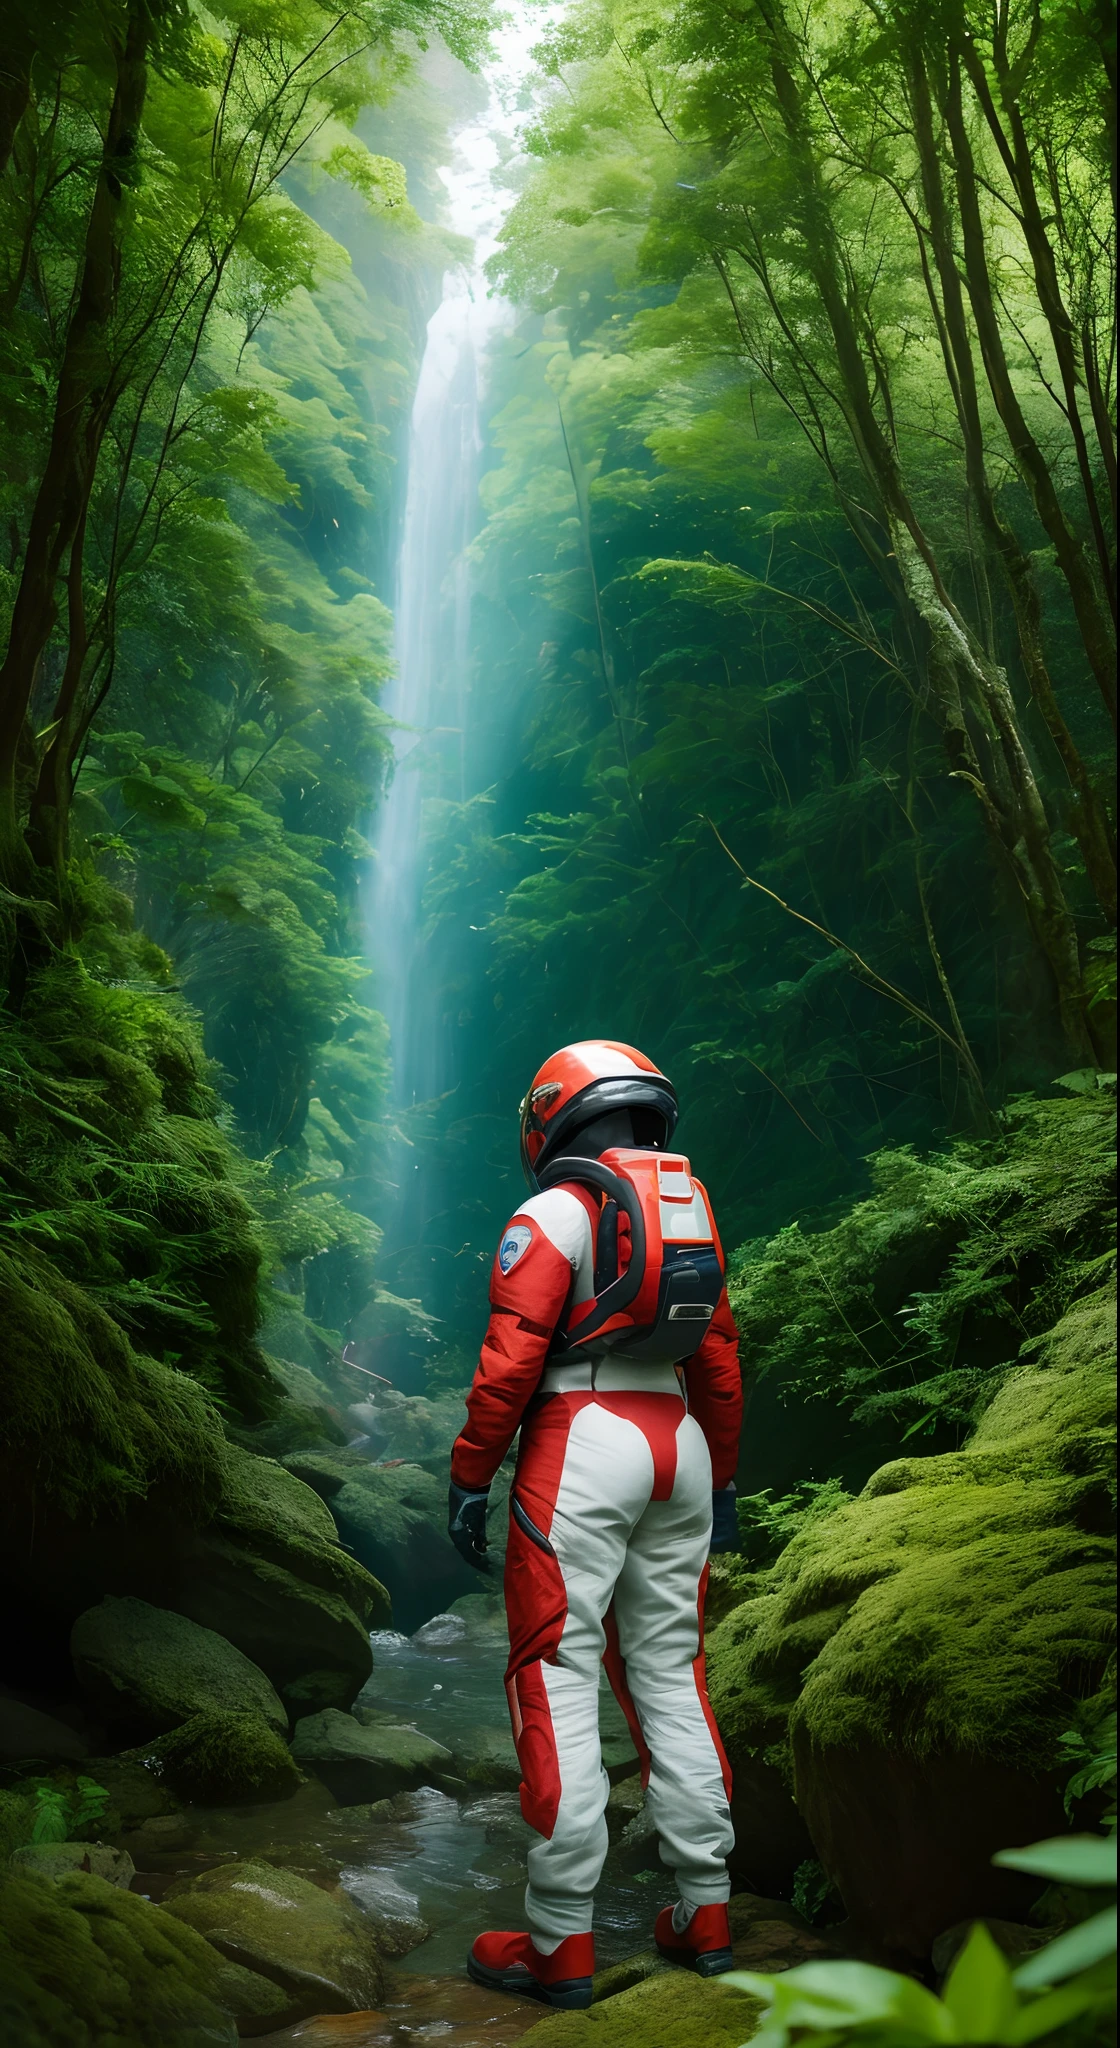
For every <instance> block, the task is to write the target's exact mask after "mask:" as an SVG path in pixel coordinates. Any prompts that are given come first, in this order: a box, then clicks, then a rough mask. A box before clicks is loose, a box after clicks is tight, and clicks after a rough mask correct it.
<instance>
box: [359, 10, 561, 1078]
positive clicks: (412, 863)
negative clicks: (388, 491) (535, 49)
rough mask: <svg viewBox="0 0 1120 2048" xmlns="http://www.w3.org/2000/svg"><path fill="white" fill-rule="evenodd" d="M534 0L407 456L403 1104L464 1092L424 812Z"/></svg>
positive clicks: (469, 210) (468, 205) (390, 825)
mask: <svg viewBox="0 0 1120 2048" xmlns="http://www.w3.org/2000/svg"><path fill="white" fill-rule="evenodd" d="M544 22H545V16H544V14H543V13H542V12H541V10H539V9H536V8H534V9H533V15H532V21H531V23H530V22H529V21H528V20H527V19H526V10H524V9H517V10H515V11H514V12H513V13H512V14H511V16H510V17H509V19H508V22H507V25H506V26H505V28H503V29H502V30H501V31H500V33H499V34H498V35H497V37H496V38H495V56H494V59H493V61H492V63H491V65H490V66H489V67H488V70H487V73H486V78H487V83H488V85H489V88H490V96H489V101H488V104H487V106H486V108H485V109H484V111H483V112H482V113H481V114H480V115H478V116H477V117H476V118H475V119H474V120H472V121H471V122H470V123H469V124H468V125H466V126H465V127H463V128H462V129H460V130H459V132H458V133H457V135H456V136H455V138H454V143H455V147H454V155H453V158H452V161H451V163H450V165H449V166H448V167H447V168H446V169H444V170H442V171H441V173H440V176H441V177H442V179H443V182H444V185H445V187H446V190H447V199H448V206H447V214H448V225H449V226H450V227H451V228H452V229H453V230H454V232H455V233H457V234H460V235H463V236H469V237H470V239H471V241H472V242H473V245H474V253H473V257H472V259H471V261H470V263H469V264H465V265H462V266H460V267H458V268H456V269H454V270H449V271H448V272H447V273H446V275H445V277H444V281H443V297H442V300H441V303H440V305H439V307H438V308H437V310H436V312H435V313H434V314H433V315H432V318H431V320H430V321H429V323H428V334H427V345H426V347H425V350H424V356H423V361H422V363H421V367H420V377H419V382H418V384H417V388H416V398H415V401H414V404H413V408H412V421H411V430H410V436H409V449H408V486H407V497H406V501H405V514H404V527H403V534H402V540H401V551H400V559H399V564H398V573H397V588H396V607H395V610H396V657H397V675H396V679H395V682H394V685H393V687H392V689H391V690H390V692H389V694H388V696H387V698H386V708H387V709H388V710H389V711H390V712H391V714H392V716H393V717H394V718H395V719H396V720H397V721H398V722H399V727H400V730H399V731H398V732H397V735H396V744H395V752H396V766H395V771H394V777H393V782H392V786H391V788H390V791H389V795H388V798H387V801H386V803H385V805H384V807H383V810H382V814H381V821H380V829H379V832H378V835H377V855H378V859H377V870H376V881H375V884H374V890H373V897H372V903H371V915H370V925H371V930H370V940H371V951H372V954H373V957H374V959H375V960H376V961H377V963H378V970H379V976H380V981H381V1004H382V1008H383V1009H384V1011H385V1014H386V1016H387V1018H388V1021H389V1027H390V1034H391V1044H392V1050H393V1066H394V1077H395V1097H396V1103H397V1106H398V1108H402V1109H407V1108H408V1107H409V1106H410V1105H412V1104H414V1103H418V1102H425V1101H429V1100H431V1099H432V1098H433V1097H435V1096H438V1095H441V1094H443V1093H445V1092H446V1091H447V1090H448V1089H450V1088H452V1087H453V1086H454V1082H455V1074H454V1070H453V1063H454V1054H453V1047H452V1045H451V1043H450V1042H449V1041H448V1040H447V1038H446V1035H445V1034H444V1033H443V1032H442V1030H441V1024H440V1020H439V1018H438V1016H437V1015H436V1014H435V1009H436V1006H435V1005H434V1004H433V1003H432V1002H431V1001H427V1000H425V988H424V962H423V955H422V950H421V948H420V945H419V932H420V913H421V894H422V889H423V880H424V874H423V849H422V833H423V807H424V804H425V802H426V801H427V800H429V799H431V798H433V797H442V798H446V799H450V800H452V801H457V802H462V801H463V800H464V799H465V798H466V797H467V796H468V795H469V794H470V793H471V792H470V791H469V790H468V788H467V787H466V780H465V763H466V760H467V754H468V748H467V732H468V724H469V720H470V683H469V673H468V658H469V657H468V635H469V627H470V608H471V578H470V565H469V562H468V560H467V557H466V550H467V548H468V546H469V544H470V541H471V540H472V538H473V537H474V534H475V532H476V531H477V528H478V525H479V505H478V479H479V467H480V458H481V454H482V436H481V430H480V408H481V401H482V398H483V396H484V388H485V366H486V350H487V344H488V342H489V341H490V340H491V338H492V337H493V335H494V334H495V333H496V332H497V331H498V330H500V329H501V328H503V327H506V326H508V325H509V324H510V321H511V319H512V309H511V308H510V307H509V306H508V305H507V304H506V303H505V302H504V301H503V300H501V299H499V298H497V297H490V296H488V292H487V284H486V279H485V276H484V274H483V266H484V264H485V262H486V260H487V258H488V257H489V256H490V255H491V253H492V252H493V250H494V248H495V247H496V243H497V234H498V230H499V228H500V225H501V220H502V215H503V212H504V210H505V208H506V206H507V205H508V203H509V201H508V194H506V193H504V192H503V191H502V190H501V189H500V188H499V187H497V186H496V185H495V183H494V178H493V172H494V170H495V168H496V167H497V165H498V163H499V162H500V160H501V156H502V153H503V152H502V145H503V143H505V144H506V146H507V147H508V144H509V142H510V141H511V140H512V138H513V135H514V131H515V129H516V126H517V123H518V120H519V118H520V116H519V114H518V112H517V110H516V107H515V104H514V103H515V102H516V100H517V99H518V96H519V86H520V82H521V81H522V80H523V79H524V77H525V74H526V72H527V70H528V69H529V54H528V53H529V49H530V46H531V44H532V43H533V42H534V41H535V39H536V38H537V37H538V36H539V34H540V32H541V29H542V27H543V26H544Z"/></svg>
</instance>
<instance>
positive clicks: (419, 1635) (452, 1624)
mask: <svg viewBox="0 0 1120 2048" xmlns="http://www.w3.org/2000/svg"><path fill="white" fill-rule="evenodd" d="M466 1633H467V1621H466V1617H465V1615H462V1614H433V1616H432V1618H431V1620H430V1621H426V1622H424V1624H423V1625H422V1627H420V1628H418V1629H415V1630H414V1631H413V1636H412V1640H413V1642H414V1643H419V1644H420V1646H421V1648H422V1649H425V1650H438V1649H443V1648H444V1647H446V1646H448V1645H450V1644H451V1643H459V1642H462V1640H463V1638H464V1636H465V1635H466Z"/></svg>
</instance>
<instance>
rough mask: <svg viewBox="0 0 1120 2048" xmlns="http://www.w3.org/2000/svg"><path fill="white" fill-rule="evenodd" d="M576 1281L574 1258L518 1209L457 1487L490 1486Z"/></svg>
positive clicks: (494, 1286)
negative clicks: (573, 1281) (570, 1257)
mask: <svg viewBox="0 0 1120 2048" xmlns="http://www.w3.org/2000/svg"><path fill="white" fill-rule="evenodd" d="M571 1284H572V1265H571V1261H570V1260H569V1259H567V1258H565V1256H564V1254H563V1252H560V1251H558V1250H557V1248H556V1246H555V1245H554V1244H553V1243H552V1241H551V1239H550V1238H548V1237H546V1236H545V1233H544V1231H543V1230H542V1229H541V1228H540V1226H539V1224H537V1223H536V1222H534V1220H533V1219H532V1217H530V1216H524V1215H522V1216H514V1217H513V1218H512V1220H511V1222H510V1223H508V1224H507V1226H506V1228H505V1230H504V1231H503V1233H502V1239H501V1243H500V1244H499V1246H498V1251H497V1256H496V1257H495V1260H494V1265H493V1270H492V1272H491V1275H490V1321H489V1324H488V1325H487V1330H486V1335H485V1337H484V1338H483V1342H482V1356H481V1357H480V1359H479V1362H478V1370H477V1371H476V1373H475V1376H474V1381H473V1384H472V1386H471V1390H470V1393H469V1394H468V1395H467V1426H466V1428H465V1429H464V1430H463V1432H462V1434H461V1435H460V1436H459V1437H457V1438H456V1441H455V1444H454V1446H453V1448H452V1452H451V1478H452V1483H453V1484H454V1485H455V1486H462V1487H466V1488H468V1489H473V1488H477V1489H478V1490H479V1491H481V1490H482V1488H483V1487H486V1486H489V1484H490V1482H491V1480H492V1479H493V1477H494V1474H495V1472H496V1471H497V1469H498V1467H499V1465H500V1464H501V1462H502V1459H503V1458H504V1457H505V1454H506V1452H507V1451H508V1449H509V1447H510V1445H511V1443H512V1442H513V1439H514V1437H515V1436H516V1434H517V1431H518V1429H519V1427H520V1424H521V1417H522V1416H523V1414H524V1413H525V1409H526V1407H527V1406H528V1403H529V1401H530V1400H531V1399H532V1396H533V1394H534V1393H535V1392H536V1388H537V1382H538V1380H539V1379H540V1376H541V1368H542V1367H543V1365H544V1362H545V1358H546V1357H547V1355H548V1347H549V1344H550V1343H551V1341H552V1333H553V1331H554V1330H555V1328H556V1325H557V1323H558V1321H559V1319H560V1315H561V1312H562V1310H563V1307H564V1303H565V1302H566V1301H567V1298H568V1292H569V1289H570V1287H571Z"/></svg>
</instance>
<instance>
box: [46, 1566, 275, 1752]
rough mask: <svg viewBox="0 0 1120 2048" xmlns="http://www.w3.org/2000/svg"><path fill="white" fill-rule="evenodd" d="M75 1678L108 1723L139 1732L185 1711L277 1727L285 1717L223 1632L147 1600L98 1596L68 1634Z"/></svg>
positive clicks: (161, 1726)
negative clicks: (248, 1717)
mask: <svg viewBox="0 0 1120 2048" xmlns="http://www.w3.org/2000/svg"><path fill="white" fill-rule="evenodd" d="M70 1653H71V1656H72V1657H73V1660H74V1670H75V1672H76V1674H77V1678H78V1683H79V1684H80V1686H81V1687H82V1690H83V1692H84V1693H85V1694H86V1696H87V1698H88V1699H89V1700H90V1702H91V1705H92V1706H93V1708H94V1710H95V1711H96V1712H97V1713H98V1714H100V1715H101V1716H102V1717H103V1718H104V1719H105V1720H106V1721H107V1722H108V1723H109V1724H110V1725H111V1726H113V1727H115V1728H117V1729H119V1730H120V1731H122V1732H126V1731H127V1732H128V1733H130V1734H132V1735H133V1736H134V1737H136V1738H139V1739H141V1740H142V1739H143V1738H144V1737H146V1736H150V1735H162V1734H164V1733H165V1732H166V1731H167V1730H169V1729H171V1728H175V1727H178V1726H179V1724H180V1723H181V1722H183V1721H186V1720H189V1718H190V1716H191V1715H192V1714H198V1713H204V1712H206V1711H213V1710H215V1709H217V1710H225V1711H230V1712H239V1713H254V1712H255V1713H258V1714H260V1715H262V1716H263V1718H264V1719H265V1721H267V1722H268V1723H269V1725H270V1726H271V1727H273V1728H275V1729H276V1730H278V1731H279V1732H284V1731H286V1729H287V1725H288V1716H287V1714H286V1712H285V1709H284V1706H283V1704H282V1702H281V1700H280V1699H279V1698H278V1696H277V1694H276V1692H275V1691H274V1690H273V1687H272V1686H271V1684H270V1683H269V1681H268V1679H267V1678H266V1677H265V1674H264V1672H263V1671H261V1670H259V1669H258V1668H257V1666H256V1665H255V1664H251V1663H250V1661H249V1659H248V1658H247V1657H246V1656H244V1655H243V1654H242V1652H241V1651H240V1650H238V1649H235V1648H234V1645H233V1644H232V1643H230V1642H227V1641H226V1639H225V1637H224V1636H220V1635H216V1634H215V1633H214V1631H213V1630H212V1629H209V1628H201V1627H200V1626H199V1625H198V1623H197V1622H194V1621H188V1620H187V1618H186V1616H185V1615H182V1614H175V1613H173V1612H172V1611H171V1610H170V1609H169V1608H165V1607H150V1606H149V1605H148V1603H147V1601H146V1600H131V1599H124V1600H116V1599H107V1600H103V1601H102V1602H101V1604H100V1606H98V1607H91V1608H88V1609H87V1611H86V1612H85V1614H81V1615H79V1616H78V1619H77V1621H76V1622H75V1623H74V1627H73V1629H72V1630H71V1634H70Z"/></svg>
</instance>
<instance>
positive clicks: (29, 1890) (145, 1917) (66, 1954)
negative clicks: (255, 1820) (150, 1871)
mask: <svg viewBox="0 0 1120 2048" xmlns="http://www.w3.org/2000/svg"><path fill="white" fill-rule="evenodd" d="M0 1980H2V1982H3V1986H4V1996H5V1999H6V2010H5V2009H4V2008H3V2007H0V2012H2V2014H3V2019H4V2022H5V2025H6V2031H5V2034H4V2039H5V2040H6V2041H7V2040H11V2041H13V2042H18V2043H19V2044H20V2048H121V2044H123V2043H128V2048H236V2041H237V2029H236V2026H235V2024H234V2015H235V2014H243V2015H245V2016H249V2015H254V2016H255V2017H256V2018H257V2019H258V2020H263V2019H265V2018H267V2017H268V2016H270V2015H271V2014H273V2013H274V2012H276V2011H277V2010H279V2009H280V2008H281V2007H282V2004H283V1999H282V1996H281V1995H278V1994H277V1992H276V1990H275V1987H274V1986H273V1985H271V1984H267V1983H264V1982H262V1980H261V1979H260V1978H259V1977H256V1976H254V1974H253V1973H252V1972H250V1971H248V1970H243V1969H240V1968H237V1967H236V1966H235V1965H233V1964H229V1963H227V1962H225V1961H224V1959H222V1958H220V1957H218V1956H216V1955H215V1953H214V1950H213V1949H212V1948H211V1947H210V1946H209V1944H208V1943H207V1942H205V1941H204V1940H203V1939H202V1937H201V1936H200V1935H198V1934H195V1933H194V1931H193V1930H192V1929H191V1928H189V1927H185V1926H183V1925H182V1923H181V1922H180V1921H178V1920H176V1919H175V1918H174V1917H173V1916H172V1915H171V1914H170V1913H165V1912H163V1911H162V1909H161V1908H160V1907H159V1906H153V1905H150V1904H149V1903H148V1901H147V1900H146V1899H141V1898H139V1897H137V1896H136V1895H135V1894H134V1893H131V1892H122V1891H119V1890H118V1889H117V1888H116V1887H115V1886H114V1885H111V1884H106V1883H105V1881H104V1880H103V1879H102V1878H98V1877H92V1876H87V1875H85V1874H84V1873H76V1874H75V1875H74V1876H72V1877H66V1878H63V1879H62V1880H61V1882H60V1883H58V1884H47V1883H45V1882H44V1881H43V1880H42V1879H40V1878H34V1877H22V1876H14V1875H13V1876H8V1877H6V1878H3V1879H0Z"/></svg>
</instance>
